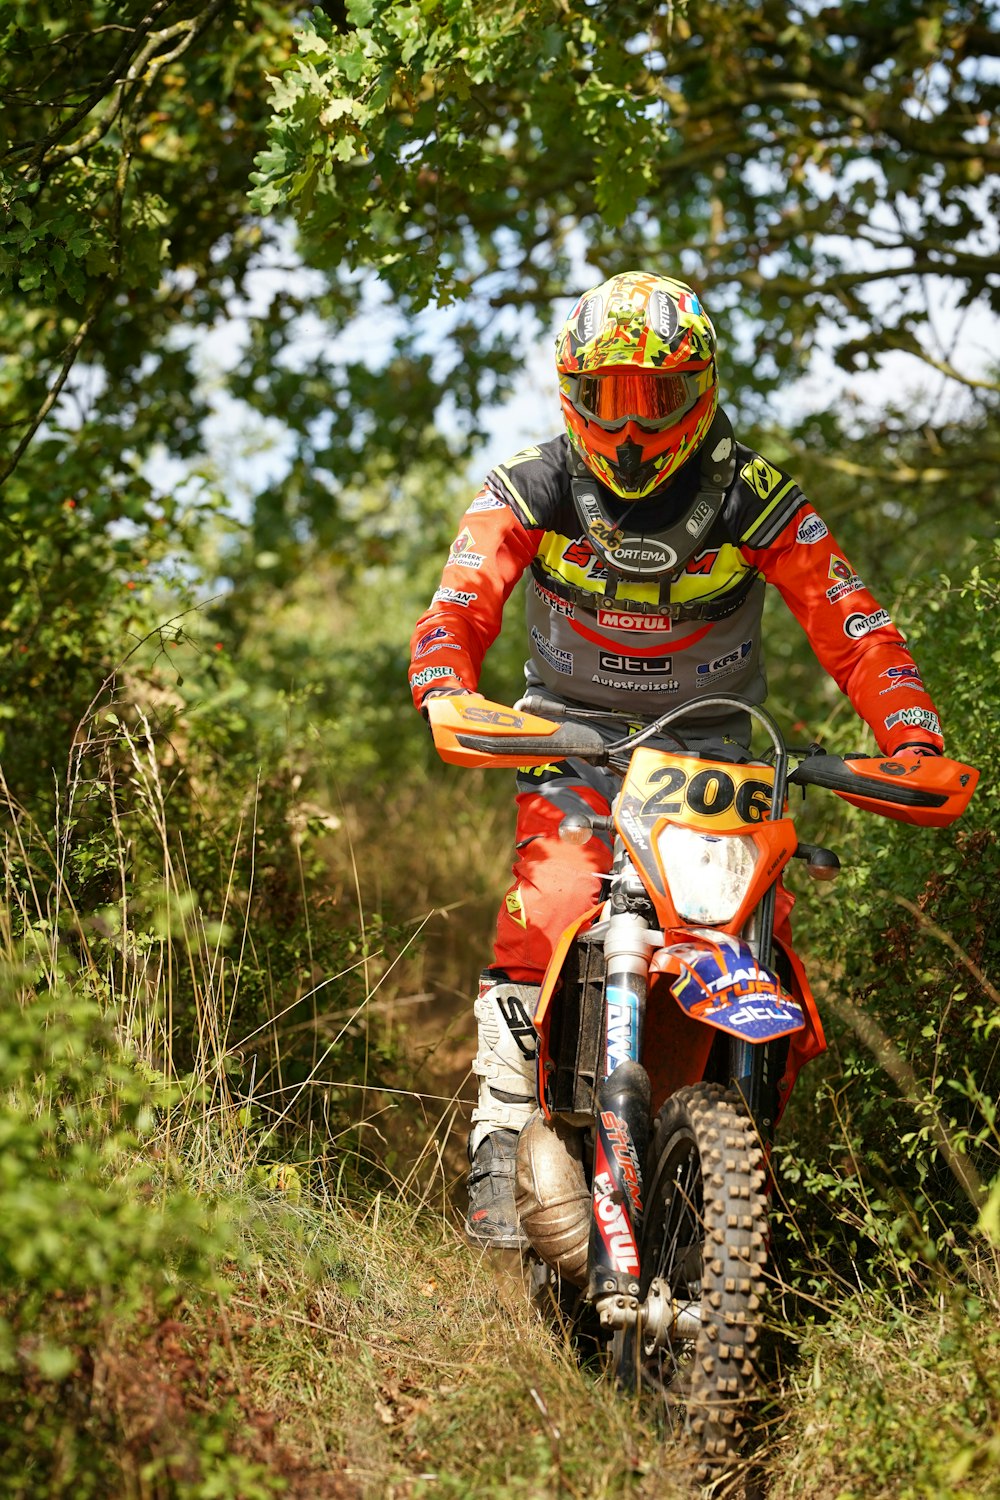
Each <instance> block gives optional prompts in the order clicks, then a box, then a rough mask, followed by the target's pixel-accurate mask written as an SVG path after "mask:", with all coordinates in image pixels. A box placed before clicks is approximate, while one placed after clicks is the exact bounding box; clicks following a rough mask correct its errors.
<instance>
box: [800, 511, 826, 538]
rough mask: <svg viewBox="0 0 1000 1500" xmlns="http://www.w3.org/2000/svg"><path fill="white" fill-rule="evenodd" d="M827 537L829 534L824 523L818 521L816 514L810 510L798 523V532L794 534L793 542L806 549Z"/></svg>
mask: <svg viewBox="0 0 1000 1500" xmlns="http://www.w3.org/2000/svg"><path fill="white" fill-rule="evenodd" d="M829 535H830V532H829V529H828V527H827V524H826V522H825V521H822V520H820V518H819V516H818V515H817V514H816V512H815V511H814V510H811V511H809V513H808V514H807V515H804V516H803V517H802V520H801V521H800V522H799V525H798V530H797V531H796V533H795V540H796V541H797V542H802V543H804V545H805V546H807V547H811V546H813V544H814V543H815V542H821V541H822V540H823V538H824V537H825V536H829Z"/></svg>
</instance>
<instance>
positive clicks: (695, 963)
mask: <svg viewBox="0 0 1000 1500" xmlns="http://www.w3.org/2000/svg"><path fill="white" fill-rule="evenodd" d="M670 990H671V994H672V995H673V996H674V998H675V999H676V1000H677V1002H678V1004H679V1005H680V1006H681V1009H682V1010H685V1011H687V1013H688V1015H689V1016H691V1017H692V1018H693V1019H694V1020H696V1021H705V1022H707V1024H708V1025H709V1026H715V1027H717V1028H718V1030H720V1031H726V1032H728V1033H729V1034H730V1035H731V1036H738V1037H743V1038H744V1040H746V1041H749V1042H770V1041H774V1039H775V1038H776V1037H779V1036H789V1035H791V1033H792V1032H795V1031H802V1030H803V1029H804V1028H805V1024H806V1020H805V1014H804V1012H803V1010H802V1007H801V1005H799V1004H798V1002H797V1001H796V1000H793V999H792V997H791V996H790V995H788V994H786V992H785V991H784V990H783V989H782V988H781V984H780V981H779V980H778V978H777V976H776V975H774V974H772V973H771V971H770V969H766V968H764V966H763V965H762V964H759V963H758V962H757V960H756V958H755V957H754V956H753V953H752V952H751V950H750V948H749V947H748V946H747V944H746V943H741V942H738V941H736V940H734V939H728V941H727V942H726V945H725V946H723V945H722V944H721V943H720V944H718V945H716V944H713V945H712V947H711V948H710V949H706V950H704V951H700V952H699V951H698V950H697V949H694V948H690V949H688V950H687V952H686V953H685V954H684V957H683V959H682V967H681V973H680V976H679V978H678V979H676V980H675V981H674V983H673V984H672V985H671V987H670Z"/></svg>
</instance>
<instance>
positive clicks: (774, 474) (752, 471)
mask: <svg viewBox="0 0 1000 1500" xmlns="http://www.w3.org/2000/svg"><path fill="white" fill-rule="evenodd" d="M740 478H741V479H745V480H746V482H747V484H748V485H749V486H750V488H751V489H752V490H753V491H754V493H755V494H757V495H759V496H760V498H761V499H762V500H766V499H767V498H768V496H769V495H770V494H771V493H772V491H773V490H774V488H775V486H776V485H779V484H780V483H781V475H780V473H779V472H778V470H777V469H772V467H771V465H770V464H769V463H768V462H767V460H766V459H764V458H761V457H760V456H759V455H758V456H757V457H756V458H752V459H751V460H750V462H749V463H748V464H744V465H743V467H742V469H741V470H740Z"/></svg>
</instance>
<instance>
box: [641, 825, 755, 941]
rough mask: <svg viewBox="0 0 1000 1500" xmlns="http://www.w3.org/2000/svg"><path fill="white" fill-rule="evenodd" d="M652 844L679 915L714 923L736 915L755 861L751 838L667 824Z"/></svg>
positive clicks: (751, 875) (684, 917) (728, 919)
mask: <svg viewBox="0 0 1000 1500" xmlns="http://www.w3.org/2000/svg"><path fill="white" fill-rule="evenodd" d="M656 845H657V849H658V851H659V855H660V859H661V861H662V863H663V868H664V870H665V872H666V876H667V884H668V885H669V887H670V894H671V896H672V897H673V902H674V906H675V907H676V908H677V915H678V916H679V917H683V919H684V921H685V922H699V923H701V922H703V923H708V924H712V925H714V924H715V923H719V922H728V921H730V920H731V919H732V918H733V917H734V916H735V915H736V913H737V912H738V911H739V907H740V902H741V901H742V900H743V897H744V895H745V893H746V889H747V887H748V885H749V884H750V881H751V879H752V877H753V872H754V866H755V865H756V863H757V845H756V844H755V843H754V841H753V839H751V838H748V837H747V836H746V835H745V834H735V835H734V834H729V835H726V836H722V835H718V834H712V833H696V832H695V831H694V829H693V828H678V827H674V826H673V825H672V824H668V826H667V827H666V828H664V829H663V830H662V832H661V833H660V834H659V836H658V837H657V840H656Z"/></svg>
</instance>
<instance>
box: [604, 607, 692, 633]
mask: <svg viewBox="0 0 1000 1500" xmlns="http://www.w3.org/2000/svg"><path fill="white" fill-rule="evenodd" d="M597 623H598V625H603V626H604V627H605V629H606V630H647V631H649V630H652V631H659V632H660V633H661V634H662V635H668V634H669V633H670V630H671V629H672V626H673V622H672V621H671V620H669V619H665V618H663V617H662V616H661V615H629V614H624V613H623V612H622V611H621V610H617V609H599V610H598V611H597Z"/></svg>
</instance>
